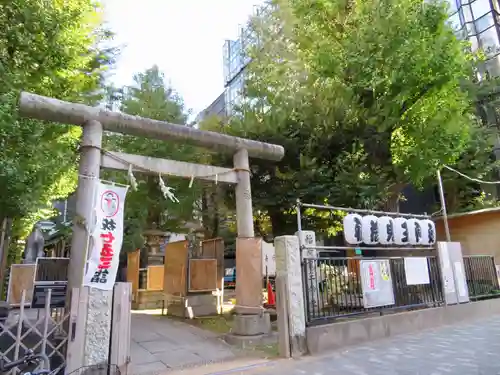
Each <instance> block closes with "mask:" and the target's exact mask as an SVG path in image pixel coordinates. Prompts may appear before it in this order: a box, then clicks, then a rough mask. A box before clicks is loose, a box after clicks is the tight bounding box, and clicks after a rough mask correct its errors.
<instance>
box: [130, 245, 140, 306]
mask: <svg viewBox="0 0 500 375" xmlns="http://www.w3.org/2000/svg"><path fill="white" fill-rule="evenodd" d="M140 255H141V251H140V250H139V249H137V250H135V251H131V252H129V253H127V281H128V282H129V283H131V284H132V300H133V301H136V300H137V291H138V290H139V258H140Z"/></svg>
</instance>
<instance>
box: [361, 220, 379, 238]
mask: <svg viewBox="0 0 500 375" xmlns="http://www.w3.org/2000/svg"><path fill="white" fill-rule="evenodd" d="M361 223H362V225H361V227H362V233H363V235H362V237H363V242H364V243H365V244H367V245H374V244H377V243H378V242H379V234H378V217H376V216H373V215H366V216H363V219H361Z"/></svg>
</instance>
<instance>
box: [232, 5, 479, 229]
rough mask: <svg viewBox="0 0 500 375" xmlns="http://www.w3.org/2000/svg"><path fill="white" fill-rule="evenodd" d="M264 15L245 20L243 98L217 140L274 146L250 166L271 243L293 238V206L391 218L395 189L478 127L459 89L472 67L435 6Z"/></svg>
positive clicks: (304, 9) (430, 168) (295, 9)
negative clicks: (277, 156)
mask: <svg viewBox="0 0 500 375" xmlns="http://www.w3.org/2000/svg"><path fill="white" fill-rule="evenodd" d="M268 9H269V10H268V12H267V13H266V14H265V15H264V16H260V17H257V18H255V19H254V20H253V23H252V24H253V27H254V31H255V33H256V34H257V38H256V39H257V40H259V44H258V46H256V47H255V48H253V50H252V51H251V56H252V58H253V61H252V62H251V63H250V65H249V66H248V68H247V72H246V77H247V82H246V88H245V96H246V98H247V101H246V103H245V104H244V105H242V107H241V113H240V116H237V117H236V118H233V119H232V120H231V121H230V124H229V126H228V127H227V128H225V130H224V131H228V132H231V133H233V134H237V135H242V136H247V137H250V138H255V139H260V140H262V141H269V142H275V143H278V144H282V145H283V146H284V147H285V150H286V155H285V158H284V159H283V161H282V162H280V163H278V164H277V165H272V164H270V163H260V162H258V161H252V166H253V167H252V173H253V176H252V188H253V196H254V203H255V206H256V208H260V209H261V210H265V211H267V212H268V213H269V216H270V219H271V221H272V224H273V232H274V234H275V235H279V234H283V233H291V232H293V229H294V225H295V224H294V220H293V217H292V216H291V215H290V213H291V211H292V210H293V204H294V203H295V198H302V199H304V200H308V201H313V202H316V203H322V202H329V203H331V204H335V205H340V206H357V207H365V208H383V209H387V210H397V208H398V201H399V199H400V197H401V192H402V190H403V188H404V187H405V186H407V185H408V184H414V185H416V186H422V184H423V183H424V182H425V181H426V180H427V179H428V178H430V177H431V176H434V175H435V171H436V169H437V168H438V167H439V166H440V165H442V164H453V163H455V161H456V160H457V159H458V158H459V156H460V155H461V154H462V153H463V152H464V150H466V148H467V146H468V142H469V140H470V138H471V134H472V133H473V132H474V129H475V128H476V127H477V121H476V118H475V116H474V113H473V109H472V106H471V103H470V99H469V97H468V94H467V92H465V91H464V90H463V89H462V86H461V84H462V82H463V81H464V80H468V79H469V78H470V76H471V72H472V63H471V60H472V59H471V57H470V56H469V55H468V54H467V53H465V52H464V50H465V48H464V47H465V45H464V43H463V42H461V41H459V40H458V39H457V38H456V37H455V35H454V33H453V30H452V29H451V28H450V27H448V26H447V24H446V21H447V10H446V7H445V5H444V4H443V3H441V2H437V1H430V2H425V3H423V2H422V1H421V0H368V1H359V0H321V1H313V0H276V1H273V2H271V7H270V8H268ZM315 214H317V213H311V215H313V216H314V215H315ZM330 222H331V220H330ZM319 227H320V230H326V231H329V230H332V228H329V226H328V225H327V224H325V223H322V224H319Z"/></svg>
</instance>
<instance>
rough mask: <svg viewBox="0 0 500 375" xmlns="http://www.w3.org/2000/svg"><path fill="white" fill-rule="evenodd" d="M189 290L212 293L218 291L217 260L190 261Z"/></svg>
mask: <svg viewBox="0 0 500 375" xmlns="http://www.w3.org/2000/svg"><path fill="white" fill-rule="evenodd" d="M188 290H189V291H190V292H212V291H214V290H217V260H216V259H190V260H189V288H188Z"/></svg>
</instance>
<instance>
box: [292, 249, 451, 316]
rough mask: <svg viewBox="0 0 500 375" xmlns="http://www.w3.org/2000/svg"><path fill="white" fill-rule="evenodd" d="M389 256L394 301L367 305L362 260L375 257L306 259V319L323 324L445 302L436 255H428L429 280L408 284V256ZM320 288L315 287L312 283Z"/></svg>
mask: <svg viewBox="0 0 500 375" xmlns="http://www.w3.org/2000/svg"><path fill="white" fill-rule="evenodd" d="M375 259H376V260H381V259H387V260H389V264H390V274H391V280H392V287H393V292H394V302H395V303H394V304H391V305H386V306H381V307H372V308H366V307H364V300H363V291H362V282H361V272H360V261H361V260H371V258H365V257H363V258H360V257H349V258H347V257H320V258H305V259H304V262H303V263H302V271H303V280H304V296H305V306H306V322H307V324H308V325H314V324H322V323H327V322H329V321H334V320H338V319H346V318H350V317H354V316H363V315H370V314H383V313H390V312H391V311H392V312H396V311H401V310H414V309H422V308H428V307H436V306H440V305H442V304H444V298H443V292H442V281H441V275H440V270H439V265H438V261H437V259H436V257H426V260H427V265H428V269H429V283H428V284H421V285H407V282H406V274H405V263H404V258H373V260H375ZM312 284H314V285H317V287H311V285H312Z"/></svg>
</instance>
